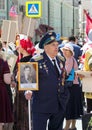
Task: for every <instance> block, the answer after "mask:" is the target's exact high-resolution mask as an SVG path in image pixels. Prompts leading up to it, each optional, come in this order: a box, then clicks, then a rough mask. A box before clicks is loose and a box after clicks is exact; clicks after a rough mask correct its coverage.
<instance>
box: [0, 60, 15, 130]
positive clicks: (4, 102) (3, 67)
mask: <svg viewBox="0 0 92 130" xmlns="http://www.w3.org/2000/svg"><path fill="white" fill-rule="evenodd" d="M10 83H11V74H10V69H9V66H8V63H7V61H4V60H3V59H2V58H1V57H0V130H2V129H3V127H2V125H3V123H5V124H6V123H11V122H13V113H12V110H11V103H10V98H9V95H8V91H7V88H6V87H7V86H6V84H10Z"/></svg>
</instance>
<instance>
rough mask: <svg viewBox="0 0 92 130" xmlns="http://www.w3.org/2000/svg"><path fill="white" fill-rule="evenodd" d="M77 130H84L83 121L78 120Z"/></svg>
mask: <svg viewBox="0 0 92 130" xmlns="http://www.w3.org/2000/svg"><path fill="white" fill-rule="evenodd" d="M64 124H65V121H64ZM76 128H77V130H82V120H81V119H78V120H77V122H76Z"/></svg>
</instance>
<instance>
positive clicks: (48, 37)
mask: <svg viewBox="0 0 92 130" xmlns="http://www.w3.org/2000/svg"><path fill="white" fill-rule="evenodd" d="M53 41H56V33H55V32H47V33H46V34H45V35H44V36H43V37H42V39H41V40H40V43H39V48H41V49H43V48H44V45H47V44H50V43H52V42H53Z"/></svg>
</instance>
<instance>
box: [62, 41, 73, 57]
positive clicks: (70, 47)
mask: <svg viewBox="0 0 92 130" xmlns="http://www.w3.org/2000/svg"><path fill="white" fill-rule="evenodd" d="M62 49H66V50H70V51H71V52H72V54H73V56H74V49H73V46H72V45H71V43H69V42H68V43H66V44H65V45H64V47H63V48H62Z"/></svg>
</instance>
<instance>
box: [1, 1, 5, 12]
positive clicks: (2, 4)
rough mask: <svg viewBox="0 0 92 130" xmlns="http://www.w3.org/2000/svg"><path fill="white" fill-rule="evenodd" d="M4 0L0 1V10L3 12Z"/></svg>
mask: <svg viewBox="0 0 92 130" xmlns="http://www.w3.org/2000/svg"><path fill="white" fill-rule="evenodd" d="M5 1H6V0H0V10H5V3H6V2H5Z"/></svg>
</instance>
